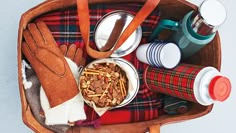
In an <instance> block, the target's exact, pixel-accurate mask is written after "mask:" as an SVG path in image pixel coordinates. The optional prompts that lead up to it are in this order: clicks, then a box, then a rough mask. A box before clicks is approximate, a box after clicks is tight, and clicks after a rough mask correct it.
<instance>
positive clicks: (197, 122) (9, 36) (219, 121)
mask: <svg viewBox="0 0 236 133" xmlns="http://www.w3.org/2000/svg"><path fill="white" fill-rule="evenodd" d="M1 1H2V2H1V4H0V15H1V17H0V18H1V19H0V46H1V48H0V62H1V63H0V64H1V65H0V130H1V131H0V132H3V133H5V132H8V133H31V132H32V131H31V130H30V129H29V128H28V127H26V126H25V125H24V124H23V122H22V116H21V104H20V97H19V90H18V81H17V52H16V50H17V31H18V25H19V20H20V16H21V15H22V14H23V13H24V12H25V11H27V10H28V9H30V8H31V7H34V6H35V5H37V4H39V3H41V2H42V1H43V0H17V1H13V0H4V2H3V0H1ZM189 1H192V2H194V3H195V4H199V3H200V2H201V1H202V0H189ZM221 2H222V3H223V4H224V5H225V7H226V8H227V10H228V18H227V21H226V22H225V24H224V25H223V26H222V27H221V28H220V29H219V32H220V36H221V41H222V56H223V57H222V70H221V72H222V73H223V74H224V75H226V76H227V77H229V78H230V79H231V82H232V89H233V90H232V94H231V97H230V98H229V99H228V100H227V101H226V102H224V103H217V104H215V106H214V108H213V111H212V112H211V113H210V114H208V115H207V116H204V117H201V118H198V119H194V120H191V121H187V122H181V123H177V124H170V125H165V126H163V127H162V128H161V133H207V132H208V133H235V132H236V130H235V129H236V125H235V124H234V123H235V120H236V110H235V109H236V108H235V102H236V95H235V93H236V92H235V88H234V86H235V83H236V60H235V58H236V43H235V40H236V28H235V24H236V21H235V20H236V8H235V5H236V1H235V0H221ZM215 15H217V14H215Z"/></svg>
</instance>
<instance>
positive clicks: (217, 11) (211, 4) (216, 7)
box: [191, 0, 227, 36]
mask: <svg viewBox="0 0 236 133" xmlns="http://www.w3.org/2000/svg"><path fill="white" fill-rule="evenodd" d="M226 16H227V13H226V9H225V7H224V6H223V5H222V4H221V3H220V2H219V1H218V0H205V1H204V2H203V3H202V4H201V5H200V7H199V8H198V11H197V13H195V14H194V15H193V16H192V23H191V27H192V28H193V30H194V31H195V32H196V33H198V34H200V35H203V36H207V35H210V34H212V33H214V32H216V31H217V30H218V28H219V27H220V26H221V25H222V24H223V23H224V22H225V19H226Z"/></svg>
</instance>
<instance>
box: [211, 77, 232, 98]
mask: <svg viewBox="0 0 236 133" xmlns="http://www.w3.org/2000/svg"><path fill="white" fill-rule="evenodd" d="M230 92H231V83H230V81H229V79H228V78H226V77H223V76H216V77H214V78H213V79H212V80H211V82H210V85H209V93H210V96H211V98H212V99H213V100H216V101H221V102H222V101H225V100H226V99H227V98H228V97H229V95H230Z"/></svg>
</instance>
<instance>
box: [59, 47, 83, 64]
mask: <svg viewBox="0 0 236 133" xmlns="http://www.w3.org/2000/svg"><path fill="white" fill-rule="evenodd" d="M59 48H60V50H61V52H62V54H63V55H64V56H66V57H67V58H69V59H71V60H72V61H74V62H75V63H76V64H77V66H84V65H85V62H86V60H85V58H84V57H83V50H82V49H81V48H76V45H75V44H71V45H69V46H67V45H60V47H59Z"/></svg>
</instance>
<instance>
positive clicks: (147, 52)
mask: <svg viewBox="0 0 236 133" xmlns="http://www.w3.org/2000/svg"><path fill="white" fill-rule="evenodd" d="M136 56H137V58H138V60H139V61H141V62H143V63H146V64H149V65H151V66H155V67H163V68H166V69H172V68H174V67H176V66H177V65H178V64H179V62H180V59H181V52H180V49H179V47H178V46H177V45H176V44H174V43H167V42H163V41H154V42H151V43H148V44H143V45H141V46H139V47H138V48H137V50H136Z"/></svg>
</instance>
